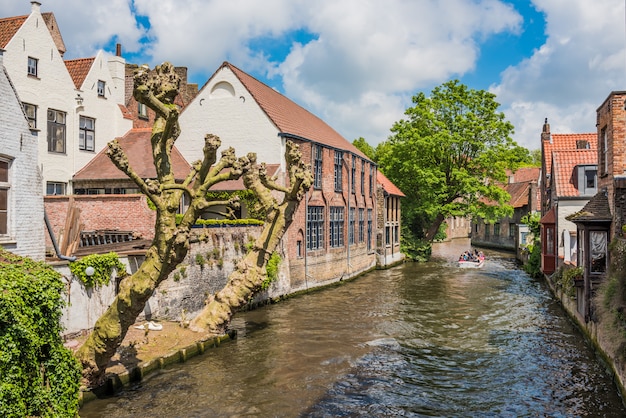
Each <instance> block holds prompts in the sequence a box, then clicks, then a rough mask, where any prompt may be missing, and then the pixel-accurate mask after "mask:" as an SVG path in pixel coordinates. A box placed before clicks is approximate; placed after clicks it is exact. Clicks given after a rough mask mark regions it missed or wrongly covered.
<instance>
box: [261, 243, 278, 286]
mask: <svg viewBox="0 0 626 418" xmlns="http://www.w3.org/2000/svg"><path fill="white" fill-rule="evenodd" d="M281 260H282V259H281V257H280V254H278V253H277V252H276V251H274V252H273V253H272V255H271V256H270V259H269V260H268V261H267V266H266V267H265V271H266V273H267V277H266V278H265V280H263V283H262V284H261V289H263V290H267V289H268V288H269V287H270V285H271V284H272V282H274V281H276V279H278V266H279V265H280V262H281Z"/></svg>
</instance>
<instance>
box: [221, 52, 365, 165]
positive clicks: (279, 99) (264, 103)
mask: <svg viewBox="0 0 626 418" xmlns="http://www.w3.org/2000/svg"><path fill="white" fill-rule="evenodd" d="M224 67H226V68H228V69H230V70H231V71H232V72H233V73H234V74H235V76H236V77H237V78H238V79H239V81H240V82H241V83H242V84H243V85H244V86H245V87H246V89H247V90H248V91H249V92H250V94H251V95H252V97H254V100H256V102H257V103H258V105H259V106H260V107H261V109H262V110H263V111H264V112H265V114H266V115H267V117H268V118H269V119H270V120H271V121H272V123H274V125H275V126H276V127H277V128H278V130H279V131H280V132H281V136H286V137H294V138H297V139H303V140H308V141H313V142H316V143H319V144H322V145H326V146H328V147H331V148H335V149H338V150H345V151H349V152H351V153H353V154H356V155H358V156H359V157H361V158H364V159H365V160H367V161H371V160H370V159H369V158H368V157H367V156H366V155H365V154H364V153H363V152H361V150H359V149H358V148H357V147H355V146H354V145H352V144H351V143H350V142H349V141H347V140H346V139H345V138H344V137H342V136H341V135H340V134H339V133H337V131H335V130H334V129H333V128H331V127H330V126H328V125H327V124H326V123H325V122H324V121H323V120H322V119H320V118H318V117H317V116H315V115H314V114H312V113H311V112H309V111H308V110H306V109H304V108H303V107H301V106H299V105H297V104H296V103H294V102H292V101H291V100H289V99H288V98H287V97H285V96H283V95H282V94H280V93H279V92H277V91H276V90H274V89H273V88H271V87H269V86H268V85H266V84H264V83H262V82H260V81H259V80H257V79H256V78H254V77H252V76H250V75H249V74H246V73H245V72H243V71H242V70H240V69H239V68H237V67H235V66H234V65H232V64H230V63H228V62H224V63H223V64H222V65H221V67H220V68H219V69H218V71H220V70H221V69H222V68H224Z"/></svg>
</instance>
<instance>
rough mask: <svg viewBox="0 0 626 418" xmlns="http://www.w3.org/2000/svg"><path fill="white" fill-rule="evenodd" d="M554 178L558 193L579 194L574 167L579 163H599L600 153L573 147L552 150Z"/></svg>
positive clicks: (565, 194) (561, 195) (560, 195)
mask: <svg viewBox="0 0 626 418" xmlns="http://www.w3.org/2000/svg"><path fill="white" fill-rule="evenodd" d="M552 164H553V166H552V178H553V182H554V183H553V184H554V187H555V192H556V195H557V196H559V197H563V196H572V197H573V196H579V195H580V193H579V192H578V189H577V187H576V186H577V185H576V184H575V182H574V180H575V177H574V168H575V167H576V166H578V165H597V164H598V153H597V151H596V150H593V149H572V150H566V151H553V152H552Z"/></svg>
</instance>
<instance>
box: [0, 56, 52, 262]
mask: <svg viewBox="0 0 626 418" xmlns="http://www.w3.org/2000/svg"><path fill="white" fill-rule="evenodd" d="M43 219H44V210H43V194H42V187H41V176H40V174H39V170H38V168H37V135H35V134H34V132H32V131H31V129H29V126H28V122H27V120H26V116H25V115H24V112H23V111H22V106H21V103H20V100H19V98H18V96H17V93H16V91H15V89H14V88H13V85H12V83H11V80H10V78H9V76H8V73H7V71H6V70H5V68H4V65H3V51H2V50H0V246H2V247H4V248H5V249H7V250H9V251H11V252H13V253H15V254H19V255H21V256H26V257H30V258H32V259H35V260H43V259H44V257H45V241H44V222H43Z"/></svg>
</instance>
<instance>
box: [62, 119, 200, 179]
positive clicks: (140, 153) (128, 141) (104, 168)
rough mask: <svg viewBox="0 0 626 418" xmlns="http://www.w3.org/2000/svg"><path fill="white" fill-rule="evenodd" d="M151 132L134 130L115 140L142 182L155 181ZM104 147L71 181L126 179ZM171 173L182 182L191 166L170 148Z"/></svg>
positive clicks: (148, 129)
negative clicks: (143, 180)
mask: <svg viewBox="0 0 626 418" xmlns="http://www.w3.org/2000/svg"><path fill="white" fill-rule="evenodd" d="M151 135H152V129H151V128H133V129H131V130H130V131H128V132H126V134H125V135H124V136H123V137H121V138H117V139H118V141H119V144H120V146H121V147H122V149H123V150H124V152H125V153H126V155H127V157H128V161H129V163H130V166H131V167H132V168H133V169H134V170H135V172H136V173H137V174H138V175H139V177H141V178H143V179H147V178H156V169H155V168H154V162H153V158H152V145H151V143H150V137H151ZM107 149H108V148H107V147H105V148H104V149H102V151H100V152H99V153H98V154H97V155H96V156H95V157H94V158H93V159H92V160H91V161H90V162H89V163H88V164H87V165H86V166H85V167H83V168H82V169H81V170H79V171H78V172H77V173H76V174H74V180H120V179H128V177H127V176H126V174H124V173H122V172H121V171H120V170H119V169H118V168H117V167H116V166H115V165H113V163H112V162H111V160H110V159H109V157H108V155H106V151H107ZM172 169H173V171H174V177H175V178H176V179H177V180H182V179H184V178H185V177H186V176H187V174H188V173H189V170H190V169H191V166H190V165H189V163H188V162H187V160H185V158H184V157H183V156H182V154H181V153H180V152H179V151H178V149H176V147H174V148H172Z"/></svg>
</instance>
